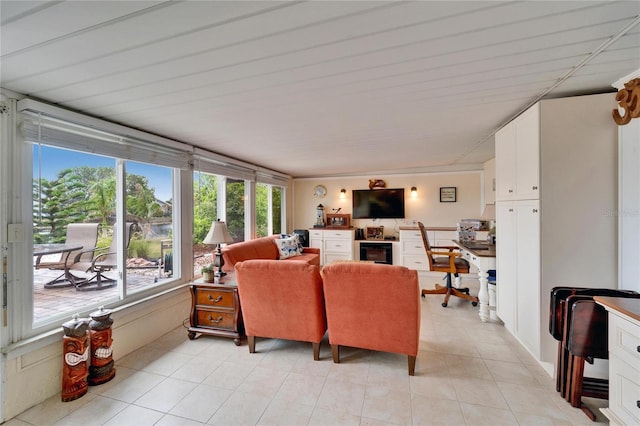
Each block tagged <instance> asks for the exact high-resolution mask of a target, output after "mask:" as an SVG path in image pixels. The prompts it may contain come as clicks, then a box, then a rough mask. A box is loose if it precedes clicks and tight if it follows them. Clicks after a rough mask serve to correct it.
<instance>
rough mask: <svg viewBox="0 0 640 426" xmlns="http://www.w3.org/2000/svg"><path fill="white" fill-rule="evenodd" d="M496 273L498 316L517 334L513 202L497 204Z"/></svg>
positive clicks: (515, 228) (515, 242)
mask: <svg viewBox="0 0 640 426" xmlns="http://www.w3.org/2000/svg"><path fill="white" fill-rule="evenodd" d="M497 224H500V226H496V241H497V242H498V243H497V244H496V271H499V275H498V279H497V282H498V284H499V285H497V286H496V314H497V315H498V318H500V319H501V320H502V322H503V323H504V326H505V327H506V328H507V330H509V331H510V332H511V333H514V334H515V325H516V318H515V314H516V310H515V309H514V306H515V303H516V283H517V282H518V280H517V270H516V261H517V258H518V257H517V256H516V249H517V247H518V244H517V241H518V239H517V238H512V236H515V235H516V232H517V221H516V208H515V203H514V202H512V201H497V202H496V225H497Z"/></svg>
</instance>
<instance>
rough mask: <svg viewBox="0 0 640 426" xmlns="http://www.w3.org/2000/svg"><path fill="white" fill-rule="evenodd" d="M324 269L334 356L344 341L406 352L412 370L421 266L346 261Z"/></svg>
mask: <svg viewBox="0 0 640 426" xmlns="http://www.w3.org/2000/svg"><path fill="white" fill-rule="evenodd" d="M321 274H322V278H323V284H324V296H325V304H326V310H327V323H328V329H329V343H330V344H331V351H332V354H333V362H335V363H339V362H340V353H339V347H340V346H350V347H356V348H364V349H372V350H375V351H383V352H393V353H399V354H405V355H407V356H408V367H409V375H410V376H413V375H414V372H415V365H416V357H417V355H418V344H419V340H420V286H419V284H418V272H417V271H415V270H411V269H407V268H405V267H404V266H392V265H381V264H373V263H357V262H345V263H332V264H330V265H326V266H325V267H324V268H322V273H321Z"/></svg>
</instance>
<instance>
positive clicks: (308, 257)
mask: <svg viewBox="0 0 640 426" xmlns="http://www.w3.org/2000/svg"><path fill="white" fill-rule="evenodd" d="M316 250H317V249H316ZM280 260H282V261H283V262H288V261H293V262H305V263H308V264H309V265H316V266H320V254H319V253H317V252H315V251H310V250H309V248H308V247H305V248H304V251H303V252H302V254H300V255H299V256H293V257H287V258H286V259H280Z"/></svg>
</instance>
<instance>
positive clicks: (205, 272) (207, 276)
mask: <svg viewBox="0 0 640 426" xmlns="http://www.w3.org/2000/svg"><path fill="white" fill-rule="evenodd" d="M200 272H201V273H202V280H203V281H204V282H206V283H212V282H213V277H214V268H213V265H212V264H211V265H207V266H203V267H202V269H200Z"/></svg>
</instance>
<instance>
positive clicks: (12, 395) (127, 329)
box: [4, 287, 191, 424]
mask: <svg viewBox="0 0 640 426" xmlns="http://www.w3.org/2000/svg"><path fill="white" fill-rule="evenodd" d="M190 309H191V296H190V294H189V289H188V287H182V288H181V289H179V290H176V291H173V292H171V293H168V294H167V295H165V296H162V297H159V298H158V299H155V300H153V301H150V302H148V303H143V304H141V305H138V306H136V307H131V308H129V309H126V310H123V311H121V312H114V313H113V314H112V318H113V319H114V324H113V333H112V335H113V359H114V360H115V361H116V362H117V361H118V360H120V359H122V358H123V357H125V356H126V355H127V354H129V353H131V352H133V351H135V350H136V349H138V348H140V347H141V346H143V345H146V344H148V343H150V342H152V341H154V340H156V339H157V338H159V337H160V336H162V335H163V334H166V333H168V332H169V331H171V330H173V329H175V328H176V327H178V326H179V325H180V324H182V323H183V321H184V320H185V319H186V318H188V317H189V314H190ZM60 329H61V330H62V326H61V327H60ZM184 336H185V340H186V339H187V331H186V329H185V332H184ZM15 352H25V351H24V350H23V351H20V350H19V349H16V351H15ZM62 362H63V360H62V333H60V335H59V336H58V337H57V338H56V340H55V342H54V343H51V344H49V345H47V346H45V347H42V348H39V349H35V350H29V349H27V351H26V352H25V353H22V354H18V353H11V352H10V353H9V354H8V355H7V359H6V366H5V367H6V368H5V374H6V377H5V391H6V392H5V400H4V415H5V418H6V419H9V418H12V417H15V416H16V415H18V414H20V413H21V412H23V411H24V410H27V409H28V408H30V407H32V406H34V405H36V404H39V403H40V402H42V401H44V400H46V399H48V398H50V397H51V396H53V395H56V394H57V393H60V391H61V387H62V379H61V377H62ZM117 376H118V371H117V369H116V378H115V379H114V380H116V379H117ZM89 397H90V395H85V396H84V397H82V398H89ZM82 398H80V399H79V400H78V401H79V402H80V403H83V402H82ZM69 404H73V402H69ZM89 423H91V422H90V421H89V422H88V423H87V424H89Z"/></svg>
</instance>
